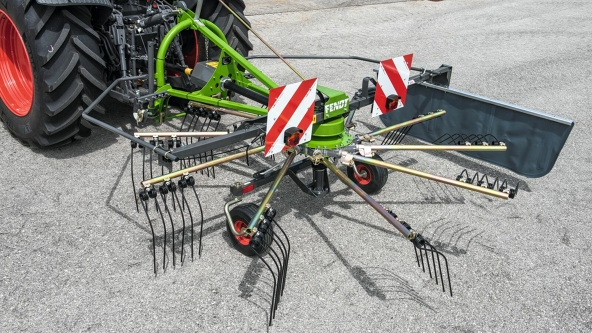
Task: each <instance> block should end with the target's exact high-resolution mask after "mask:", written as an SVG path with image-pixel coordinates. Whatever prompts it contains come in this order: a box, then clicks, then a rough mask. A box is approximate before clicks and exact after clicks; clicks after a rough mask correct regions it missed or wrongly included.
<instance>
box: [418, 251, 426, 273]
mask: <svg viewBox="0 0 592 333" xmlns="http://www.w3.org/2000/svg"><path fill="white" fill-rule="evenodd" d="M419 257H420V258H421V270H422V271H423V272H425V266H424V264H423V253H422V252H421V248H419Z"/></svg>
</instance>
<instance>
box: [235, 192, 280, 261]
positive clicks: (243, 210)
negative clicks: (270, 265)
mask: <svg viewBox="0 0 592 333" xmlns="http://www.w3.org/2000/svg"><path fill="white" fill-rule="evenodd" d="M258 208H259V207H257V205H255V204H252V203H248V204H243V205H238V206H235V207H234V208H232V209H231V210H230V216H231V217H232V221H233V224H234V226H235V229H236V230H237V231H240V228H241V226H242V227H246V226H247V225H248V224H249V222H251V220H252V219H253V217H254V216H255V214H256V213H257V209H258ZM272 226H273V224H272ZM226 231H227V232H228V237H230V241H231V242H232V246H233V247H234V248H235V249H236V250H237V251H238V252H240V253H242V254H244V255H246V256H249V257H252V256H255V255H257V253H259V255H261V256H263V255H264V254H266V253H267V251H268V250H267V248H268V247H265V246H260V247H256V248H255V250H256V251H257V252H255V250H253V248H252V247H251V246H250V245H249V241H250V237H244V236H238V237H237V236H235V235H234V234H233V233H232V231H231V230H230V226H229V225H228V223H226ZM264 242H265V244H267V246H270V245H271V243H272V242H273V227H272V228H270V229H269V231H268V232H267V233H266V234H265V237H264Z"/></svg>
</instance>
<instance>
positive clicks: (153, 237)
mask: <svg viewBox="0 0 592 333" xmlns="http://www.w3.org/2000/svg"><path fill="white" fill-rule="evenodd" d="M141 202H142V207H143V208H144V212H145V213H146V218H147V219H148V224H150V231H151V232H152V260H153V262H154V276H157V275H158V274H157V273H156V236H155V235H154V227H152V220H150V214H148V202H147V201H144V200H141Z"/></svg>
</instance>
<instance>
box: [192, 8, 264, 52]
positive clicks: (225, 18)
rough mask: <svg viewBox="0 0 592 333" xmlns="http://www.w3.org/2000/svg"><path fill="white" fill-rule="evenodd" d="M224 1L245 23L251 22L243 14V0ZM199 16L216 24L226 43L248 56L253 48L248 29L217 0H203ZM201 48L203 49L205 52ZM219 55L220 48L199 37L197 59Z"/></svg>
mask: <svg viewBox="0 0 592 333" xmlns="http://www.w3.org/2000/svg"><path fill="white" fill-rule="evenodd" d="M224 3H226V4H227V5H228V7H230V8H231V9H232V10H233V11H234V12H235V13H237V14H238V16H239V17H240V18H241V19H242V20H243V21H245V23H247V24H248V25H249V26H250V25H251V22H249V20H248V19H247V18H246V17H245V14H244V12H245V2H244V1H243V0H225V1H224ZM201 17H203V18H205V19H207V20H208V21H211V22H213V23H214V24H216V26H217V27H218V28H220V30H222V32H223V33H224V36H226V40H227V41H228V44H229V45H230V46H232V48H233V49H234V50H236V51H237V52H238V53H240V54H241V55H242V56H245V57H246V56H248V55H249V52H250V51H252V50H253V44H252V43H251V42H250V41H249V29H248V28H247V27H246V26H245V25H244V24H242V23H241V22H240V20H238V19H237V18H236V17H234V15H232V13H230V12H229V11H228V9H226V7H224V6H223V5H222V4H221V3H219V2H218V1H217V0H215V1H209V2H208V1H205V2H204V7H203V10H202V15H201ZM201 50H205V52H203V51H201ZM219 57H220V48H219V47H218V46H216V45H214V43H212V42H210V41H206V40H205V39H204V38H203V37H200V52H199V61H204V60H217V59H218V58H219Z"/></svg>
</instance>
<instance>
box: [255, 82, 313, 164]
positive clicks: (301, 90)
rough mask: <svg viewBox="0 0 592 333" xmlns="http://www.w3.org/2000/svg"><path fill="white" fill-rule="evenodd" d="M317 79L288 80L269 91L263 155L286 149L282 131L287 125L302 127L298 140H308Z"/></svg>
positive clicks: (283, 131) (288, 126)
mask: <svg viewBox="0 0 592 333" xmlns="http://www.w3.org/2000/svg"><path fill="white" fill-rule="evenodd" d="M316 91H317V79H309V80H306V81H302V82H299V83H293V84H288V85H286V86H283V87H278V88H274V89H271V90H270V91H269V104H268V105H269V106H270V107H269V110H268V112H267V133H266V136H265V156H270V155H273V154H276V153H279V152H281V151H283V150H286V149H287V148H288V147H287V146H286V145H285V144H284V140H285V138H284V133H285V132H286V130H288V129H291V128H298V129H300V130H302V131H303V133H302V134H301V135H300V141H299V144H301V143H305V142H308V141H310V139H311V136H312V124H313V117H314V103H315V98H316Z"/></svg>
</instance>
